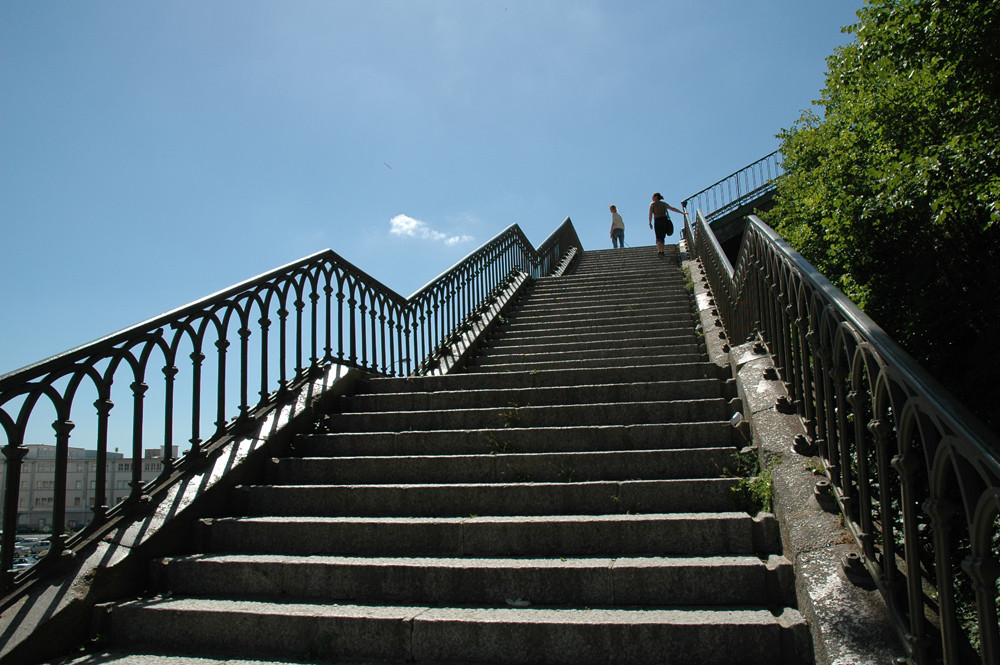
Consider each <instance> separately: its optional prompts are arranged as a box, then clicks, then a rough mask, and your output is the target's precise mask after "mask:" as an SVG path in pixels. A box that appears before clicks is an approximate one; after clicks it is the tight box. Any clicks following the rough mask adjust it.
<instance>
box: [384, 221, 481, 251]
mask: <svg viewBox="0 0 1000 665" xmlns="http://www.w3.org/2000/svg"><path fill="white" fill-rule="evenodd" d="M389 232H390V233H392V234H394V235H397V236H406V237H408V238H421V239H423V240H433V241H435V242H443V243H444V244H446V245H449V246H451V245H458V244H461V243H465V242H471V241H472V239H473V238H472V236H470V235H465V234H462V235H448V234H447V233H442V232H441V231H438V230H436V229H432V228H431V227H430V226H428V225H427V223H426V222H422V221H420V220H419V219H413V218H412V217H410V216H409V215H396V216H395V217H393V218H392V219H390V220H389Z"/></svg>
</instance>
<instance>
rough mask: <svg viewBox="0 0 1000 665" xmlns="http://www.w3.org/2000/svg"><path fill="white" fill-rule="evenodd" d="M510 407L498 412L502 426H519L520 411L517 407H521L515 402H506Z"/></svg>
mask: <svg viewBox="0 0 1000 665" xmlns="http://www.w3.org/2000/svg"><path fill="white" fill-rule="evenodd" d="M508 406H509V407H510V408H507V409H504V410H503V411H501V412H500V419H501V420H502V421H503V426H504V427H520V426H521V412H520V411H518V409H520V408H521V406H520V405H519V404H517V403H516V402H510V403H509V404H508Z"/></svg>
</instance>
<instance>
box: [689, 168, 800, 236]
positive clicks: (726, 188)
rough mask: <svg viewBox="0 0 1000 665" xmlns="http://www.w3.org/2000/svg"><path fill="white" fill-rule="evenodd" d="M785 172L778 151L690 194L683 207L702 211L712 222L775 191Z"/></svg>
mask: <svg viewBox="0 0 1000 665" xmlns="http://www.w3.org/2000/svg"><path fill="white" fill-rule="evenodd" d="M782 173H784V169H782V167H781V155H780V154H779V153H778V152H777V151H775V152H772V153H771V154H770V155H767V156H766V157H761V158H760V159H758V160H757V161H756V162H754V163H753V164H750V165H749V166H745V167H743V168H742V169H740V170H739V171H737V172H736V173H732V174H730V175H728V176H726V177H725V178H723V179H722V180H720V181H719V182H717V183H714V184H712V185H709V186H708V187H706V188H705V189H703V190H701V191H700V192H698V193H697V194H694V195H692V196H689V197H688V198H686V199H685V200H684V201H682V202H681V207H682V208H683V209H684V211H685V213H687V211H688V210H690V211H691V212H692V214H693V213H694V212H695V211H701V214H702V215H704V216H705V219H707V220H708V221H710V222H711V221H712V220H714V219H716V218H718V217H721V216H723V215H725V214H726V213H728V212H730V211H732V210H736V209H737V208H739V207H740V206H742V205H743V204H745V203H749V202H750V201H752V200H754V199H756V198H759V197H760V196H761V195H763V194H765V193H767V192H769V191H772V190H773V189H774V187H775V184H774V183H775V180H777V179H778V176H780V175H781V174H782ZM689 203H690V204H691V205H690V206H688V204H689Z"/></svg>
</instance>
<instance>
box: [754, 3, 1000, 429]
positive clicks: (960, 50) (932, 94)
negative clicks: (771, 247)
mask: <svg viewBox="0 0 1000 665" xmlns="http://www.w3.org/2000/svg"><path fill="white" fill-rule="evenodd" d="M858 19H859V20H858V23H857V24H856V25H853V26H850V27H847V28H844V30H845V31H846V32H847V33H850V34H852V35H853V36H854V39H853V40H852V41H851V42H850V43H848V44H846V45H845V46H842V47H839V48H837V49H836V50H835V51H834V53H833V55H831V56H830V57H829V58H827V65H828V71H827V75H826V84H825V87H824V88H823V90H822V91H821V98H820V99H819V100H818V101H817V102H815V105H816V106H817V107H819V108H820V109H821V111H822V114H821V115H820V114H818V113H816V112H813V111H806V112H804V113H803V114H802V116H801V118H800V119H799V120H798V122H797V123H796V124H795V125H794V126H793V127H792V128H791V129H787V130H784V131H782V132H781V134H779V138H780V139H781V140H782V147H781V152H782V154H783V155H784V168H785V176H784V177H783V179H782V180H781V181H780V182H779V184H778V195H777V205H776V207H775V208H774V209H773V210H772V211H771V212H769V213H768V215H767V221H768V222H769V223H770V224H771V225H772V226H773V227H774V228H775V229H776V230H777V231H778V232H779V233H780V234H781V235H782V236H783V237H784V238H785V239H786V240H787V241H788V242H789V243H790V244H792V245H793V246H794V247H795V248H796V249H798V250H799V251H800V252H801V253H802V254H803V255H804V256H805V257H806V258H807V260H809V261H810V262H811V263H813V264H814V265H815V266H816V267H817V268H819V270H820V271H821V272H823V273H824V274H825V275H826V276H827V277H828V278H830V279H831V281H833V282H834V283H836V284H838V285H839V286H840V287H841V288H842V289H843V291H844V292H845V293H846V294H847V295H848V296H850V297H851V298H852V299H853V300H854V301H855V302H856V303H857V304H858V305H859V306H860V307H862V309H864V310H865V311H866V313H868V315H869V316H871V317H872V318H873V319H874V320H875V321H876V322H878V323H879V324H880V325H881V326H882V327H883V328H885V329H886V330H887V332H888V333H889V334H890V335H891V336H893V337H894V338H895V339H896V340H897V341H899V342H900V344H902V346H904V347H905V348H906V349H907V350H908V351H909V352H910V353H911V354H912V355H914V356H915V357H916V358H917V359H918V360H920V361H921V363H922V364H924V365H925V367H927V368H928V369H929V370H930V371H931V372H932V373H934V374H935V375H937V377H938V378H939V380H941V381H942V382H943V383H945V384H946V385H947V386H949V387H950V388H951V389H952V390H953V391H954V392H956V394H958V396H959V397H960V398H961V399H962V400H963V401H965V402H966V403H967V404H968V405H969V406H970V407H972V408H973V409H974V410H976V411H977V412H979V413H980V414H981V415H983V416H984V417H985V418H986V419H987V420H988V421H989V422H990V423H991V425H993V426H994V428H996V427H997V426H998V425H1000V419H998V418H997V417H996V416H995V415H994V414H993V412H994V411H995V410H996V408H995V400H996V398H997V397H998V395H1000V393H998V391H997V389H996V388H994V387H992V385H991V384H993V383H994V382H995V381H997V380H998V378H1000V377H997V376H995V375H996V373H997V371H998V370H1000V353H998V351H997V348H996V347H997V345H998V344H1000V306H998V304H1000V297H998V289H1000V266H997V263H996V260H997V258H998V256H1000V252H998V250H1000V48H998V46H997V45H998V44H1000V2H996V1H995V0H982V1H976V0H867V1H866V4H865V6H864V7H863V8H862V9H861V10H860V11H859V12H858ZM991 400H992V402H993V403H991Z"/></svg>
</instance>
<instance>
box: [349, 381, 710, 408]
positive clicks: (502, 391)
mask: <svg viewBox="0 0 1000 665" xmlns="http://www.w3.org/2000/svg"><path fill="white" fill-rule="evenodd" d="M663 393H672V394H677V395H678V396H679V395H681V394H683V395H684V396H686V397H687V398H689V399H690V398H699V397H716V396H718V393H719V382H718V380H717V379H707V378H706V379H688V380H686V381H645V382H631V381H629V382H624V381H623V382H622V383H597V384H587V385H558V386H539V387H534V388H494V389H489V388H470V389H466V390H447V389H445V390H437V391H426V392H419V391H411V392H378V393H360V394H357V395H352V396H351V397H349V398H347V401H349V403H350V404H351V406H352V407H354V408H357V409H359V410H360V409H361V408H364V409H365V410H367V409H368V408H371V407H367V405H369V404H370V405H372V406H373V407H376V408H377V407H379V406H381V405H383V404H386V405H391V404H393V403H394V402H400V403H402V405H403V406H406V404H407V402H409V403H414V402H417V401H418V400H425V401H426V402H427V404H428V408H431V407H433V406H434V405H435V404H451V403H453V402H456V401H460V402H463V403H466V404H470V405H473V406H480V407H487V406H508V405H510V403H511V401H519V402H521V403H524V404H529V403H533V404H535V405H536V406H537V405H539V404H557V403H559V404H574V403H589V402H584V401H583V400H584V399H593V397H587V396H588V395H594V396H598V395H599V396H601V397H602V398H603V400H604V401H605V403H608V404H611V403H617V398H621V399H622V400H624V401H635V400H636V399H637V398H638V397H639V396H640V395H650V394H652V395H661V394H663ZM528 397H530V398H531V399H530V401H529V400H528V399H526V398H528ZM610 397H614V398H616V401H614V402H612V401H611V400H609V398H610ZM679 398H680V397H677V398H675V399H679ZM595 401H596V400H595ZM432 402H433V403H432ZM393 410H398V409H393ZM404 410H406V409H404Z"/></svg>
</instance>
